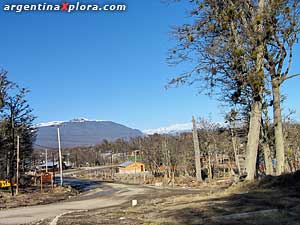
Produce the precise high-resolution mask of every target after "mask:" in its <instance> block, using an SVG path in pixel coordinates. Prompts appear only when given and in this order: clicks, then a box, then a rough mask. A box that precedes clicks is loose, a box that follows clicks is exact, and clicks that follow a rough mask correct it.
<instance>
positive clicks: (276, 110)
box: [272, 79, 285, 175]
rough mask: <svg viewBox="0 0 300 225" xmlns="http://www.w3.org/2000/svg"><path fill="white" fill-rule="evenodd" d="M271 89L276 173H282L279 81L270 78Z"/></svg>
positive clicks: (282, 140) (282, 155) (282, 145)
mask: <svg viewBox="0 0 300 225" xmlns="http://www.w3.org/2000/svg"><path fill="white" fill-rule="evenodd" d="M272 90H273V116H274V133H275V150H276V161H277V164H276V175H281V174H282V173H284V165H285V164H284V161H285V160H284V139H283V131H282V116H281V106H280V88H279V82H278V81H277V80H276V79H272Z"/></svg>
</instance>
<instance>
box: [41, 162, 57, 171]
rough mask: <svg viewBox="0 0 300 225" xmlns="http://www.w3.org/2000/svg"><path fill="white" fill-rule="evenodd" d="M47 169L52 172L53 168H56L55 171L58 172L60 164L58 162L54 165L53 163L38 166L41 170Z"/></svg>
mask: <svg viewBox="0 0 300 225" xmlns="http://www.w3.org/2000/svg"><path fill="white" fill-rule="evenodd" d="M46 167H47V168H48V170H52V169H53V167H54V169H55V170H57V168H58V167H59V166H58V163H57V162H54V163H53V162H47V163H43V164H40V165H39V166H38V168H39V169H41V170H45V169H46Z"/></svg>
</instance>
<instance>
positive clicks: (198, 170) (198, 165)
mask: <svg viewBox="0 0 300 225" xmlns="http://www.w3.org/2000/svg"><path fill="white" fill-rule="evenodd" d="M192 123H193V141H194V151H195V167H196V178H197V179H198V180H200V181H202V174H201V162H200V147H199V139H198V131H197V126H196V121H195V118H194V116H193V118H192Z"/></svg>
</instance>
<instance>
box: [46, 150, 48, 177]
mask: <svg viewBox="0 0 300 225" xmlns="http://www.w3.org/2000/svg"><path fill="white" fill-rule="evenodd" d="M45 154H46V173H48V151H47V149H45Z"/></svg>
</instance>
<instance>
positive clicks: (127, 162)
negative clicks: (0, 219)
mask: <svg viewBox="0 0 300 225" xmlns="http://www.w3.org/2000/svg"><path fill="white" fill-rule="evenodd" d="M132 163H133V162H132V161H131V160H129V161H126V162H123V163H121V164H120V165H119V166H121V167H126V166H129V165H130V164H132Z"/></svg>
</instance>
